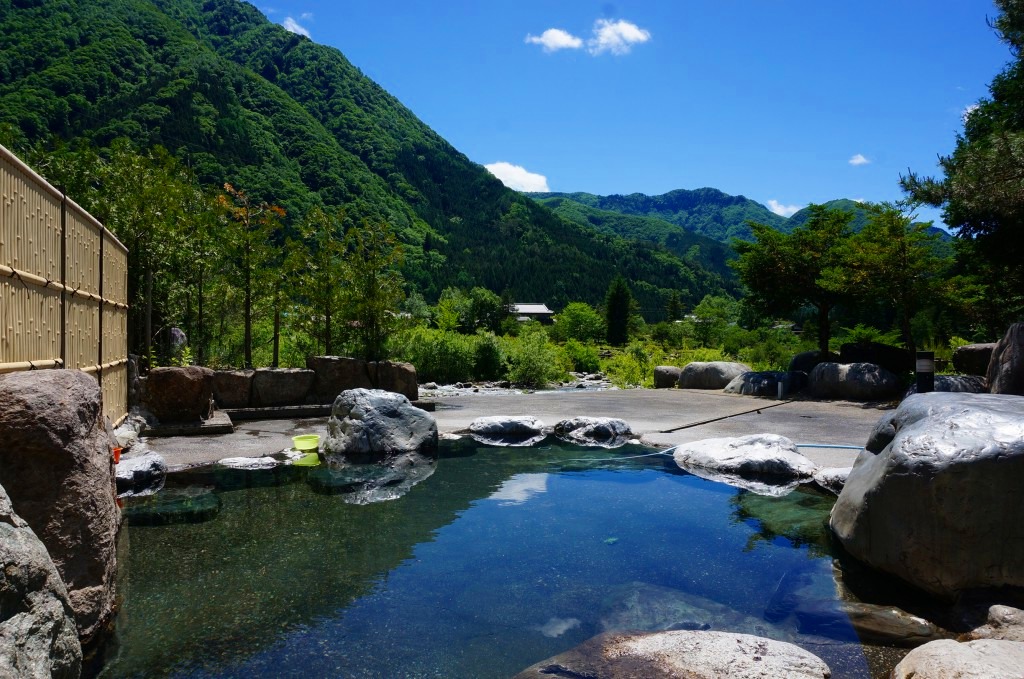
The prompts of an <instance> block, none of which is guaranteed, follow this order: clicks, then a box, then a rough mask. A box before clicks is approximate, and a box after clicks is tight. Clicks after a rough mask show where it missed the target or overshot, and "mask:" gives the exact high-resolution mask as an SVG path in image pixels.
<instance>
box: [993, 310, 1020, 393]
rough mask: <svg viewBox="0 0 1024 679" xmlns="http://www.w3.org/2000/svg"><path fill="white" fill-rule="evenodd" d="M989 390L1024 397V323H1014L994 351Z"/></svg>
mask: <svg viewBox="0 0 1024 679" xmlns="http://www.w3.org/2000/svg"><path fill="white" fill-rule="evenodd" d="M985 374H986V376H987V377H988V389H989V391H990V392H991V393H993V394H1017V395H1018V396H1020V395H1024V323H1014V324H1013V325H1011V326H1010V329H1009V330H1007V331H1006V334H1005V335H1004V336H1003V339H1001V340H999V342H997V343H996V346H995V348H994V349H992V358H991V360H990V361H989V364H988V371H987V372H986V373H985Z"/></svg>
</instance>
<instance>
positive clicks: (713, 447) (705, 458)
mask: <svg viewBox="0 0 1024 679" xmlns="http://www.w3.org/2000/svg"><path fill="white" fill-rule="evenodd" d="M674 458H675V461H676V464H677V465H679V467H681V468H682V469H684V470H685V471H687V472H690V473H691V474H693V475H695V476H700V477H702V478H706V479H710V480H713V481H721V482H722V483H727V484H729V485H731V486H736V487H738V488H745V489H747V490H750V491H751V492H754V493H758V494H760V495H773V496H779V495H785V494H787V493H789V492H790V491H792V490H793V488H795V487H796V486H797V485H799V484H800V483H801V482H802V481H805V480H807V479H810V478H811V475H812V474H813V473H814V471H815V469H816V468H817V467H816V466H815V465H814V463H813V462H811V461H810V460H809V459H808V458H806V457H805V456H803V455H801V454H800V453H799V452H798V451H797V447H796V444H794V443H793V442H792V441H790V440H789V439H787V438H786V437H784V436H778V435H776V434H754V435H751V436H741V437H738V438H714V439H703V440H701V441H692V442H690V443H684V444H681V445H679V446H678V447H677V448H676V451H675V453H674Z"/></svg>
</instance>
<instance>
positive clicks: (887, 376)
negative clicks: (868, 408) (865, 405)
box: [807, 363, 900, 401]
mask: <svg viewBox="0 0 1024 679" xmlns="http://www.w3.org/2000/svg"><path fill="white" fill-rule="evenodd" d="M807 388H808V390H809V391H810V393H811V394H812V395H813V396H814V397H815V398H838V399H844V400H849V401H882V400H885V399H888V398H892V397H893V396H896V395H898V393H899V390H900V380H899V378H898V377H896V375H894V374H893V373H891V372H889V371H888V370H886V369H885V368H882V367H881V366H878V365H875V364H874V363H849V364H847V363H819V364H818V365H816V366H814V369H813V370H811V373H810V375H808V378H807Z"/></svg>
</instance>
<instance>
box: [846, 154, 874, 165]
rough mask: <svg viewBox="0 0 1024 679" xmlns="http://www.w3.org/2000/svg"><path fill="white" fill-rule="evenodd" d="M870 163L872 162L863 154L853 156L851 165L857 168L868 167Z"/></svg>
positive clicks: (850, 161)
mask: <svg viewBox="0 0 1024 679" xmlns="http://www.w3.org/2000/svg"><path fill="white" fill-rule="evenodd" d="M870 162H871V161H870V160H868V159H867V158H865V157H864V154H862V153H858V154H856V155H855V156H853V157H852V158H850V160H849V163H850V165H853V166H854V167H856V166H858V165H867V164H868V163H870Z"/></svg>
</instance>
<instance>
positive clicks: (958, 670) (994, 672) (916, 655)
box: [889, 639, 1024, 679]
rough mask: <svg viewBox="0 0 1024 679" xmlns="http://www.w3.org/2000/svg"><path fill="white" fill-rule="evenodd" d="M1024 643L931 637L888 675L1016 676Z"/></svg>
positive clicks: (929, 678) (1023, 661)
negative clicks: (933, 639)
mask: <svg viewBox="0 0 1024 679" xmlns="http://www.w3.org/2000/svg"><path fill="white" fill-rule="evenodd" d="M1022 668H1024V643H1020V642H1019V641H1001V640H996V639H979V640H977V641H968V642H965V643H958V642H956V641H952V640H942V641H932V642H930V643H927V644H925V645H924V646H920V647H918V648H915V649H914V650H913V651H911V652H910V653H908V654H907V656H906V657H905V658H903V660H901V661H900V663H899V664H898V665H896V667H895V668H894V669H893V671H892V674H891V675H889V676H890V678H891V679H1020V677H1021V676H1024V671H1022Z"/></svg>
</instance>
